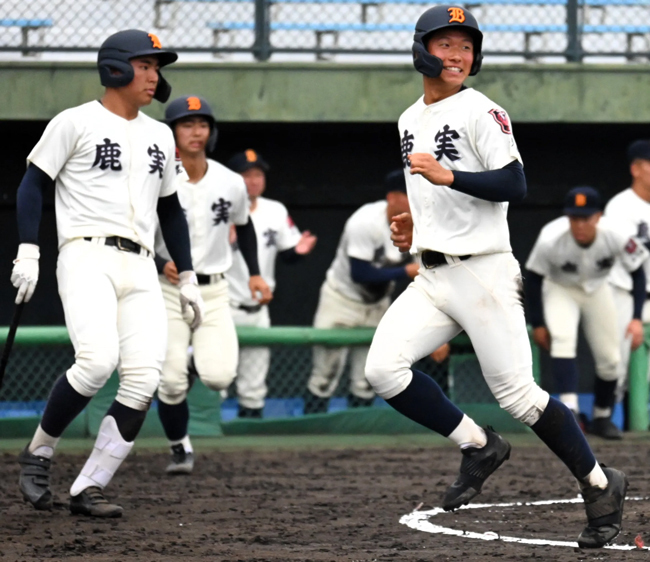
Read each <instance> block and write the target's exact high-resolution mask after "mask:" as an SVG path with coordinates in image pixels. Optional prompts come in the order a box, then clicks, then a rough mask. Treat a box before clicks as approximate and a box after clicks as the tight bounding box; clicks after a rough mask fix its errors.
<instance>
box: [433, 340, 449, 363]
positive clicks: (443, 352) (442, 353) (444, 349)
mask: <svg viewBox="0 0 650 562" xmlns="http://www.w3.org/2000/svg"><path fill="white" fill-rule="evenodd" d="M450 351H451V346H450V345H449V344H448V343H443V344H442V345H441V346H440V347H439V348H438V349H436V350H435V351H434V352H433V353H432V354H431V359H433V360H434V361H435V362H436V363H442V362H443V361H444V360H445V359H447V357H449V353H450Z"/></svg>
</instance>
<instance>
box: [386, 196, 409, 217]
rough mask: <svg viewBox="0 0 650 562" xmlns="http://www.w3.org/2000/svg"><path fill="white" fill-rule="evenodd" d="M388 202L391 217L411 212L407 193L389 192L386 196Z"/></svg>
mask: <svg viewBox="0 0 650 562" xmlns="http://www.w3.org/2000/svg"><path fill="white" fill-rule="evenodd" d="M386 201H388V209H387V212H388V216H389V217H394V216H395V215H401V214H402V213H409V212H411V208H410V207H409V198H408V196H407V195H406V193H403V192H401V191H389V192H388V194H387V195H386Z"/></svg>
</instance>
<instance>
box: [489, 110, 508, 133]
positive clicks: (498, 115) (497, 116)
mask: <svg viewBox="0 0 650 562" xmlns="http://www.w3.org/2000/svg"><path fill="white" fill-rule="evenodd" d="M488 113H489V114H490V115H492V117H494V120H495V121H496V122H497V123H498V124H499V127H501V131H503V132H504V133H505V134H506V135H511V134H512V127H511V126H510V119H509V118H508V114H507V113H506V112H505V111H503V109H490V111H488Z"/></svg>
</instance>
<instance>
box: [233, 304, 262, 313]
mask: <svg viewBox="0 0 650 562" xmlns="http://www.w3.org/2000/svg"><path fill="white" fill-rule="evenodd" d="M237 308H238V309H239V310H245V311H246V312H248V313H249V314H253V312H259V311H260V310H262V305H261V304H253V305H251V306H247V305H245V304H240V305H239V306H237Z"/></svg>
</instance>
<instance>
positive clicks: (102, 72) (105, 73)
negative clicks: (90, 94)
mask: <svg viewBox="0 0 650 562" xmlns="http://www.w3.org/2000/svg"><path fill="white" fill-rule="evenodd" d="M147 55H155V56H156V57H157V58H158V65H159V66H160V67H161V68H162V67H163V66H166V65H168V64H171V63H173V62H175V61H176V59H178V55H177V54H176V53H175V52H174V51H168V50H165V49H163V48H162V45H161V44H160V40H159V39H158V37H156V36H155V35H154V34H153V33H147V32H146V31H141V30H139V29H127V30H125V31H118V32H117V33H114V34H113V35H111V36H110V37H109V38H108V39H106V41H104V42H103V43H102V46H101V47H100V48H99V52H98V53H97V67H98V68H99V78H100V81H101V83H102V86H106V87H107V88H121V87H122V86H126V85H127V84H130V83H131V80H133V67H132V66H131V63H130V62H129V61H130V60H131V59H134V58H136V57H145V56H147ZM115 70H117V71H119V73H120V74H113V71H115ZM171 93H172V87H171V86H170V85H169V82H167V80H165V79H164V78H163V77H162V74H160V71H158V86H157V87H156V92H155V94H154V96H153V97H154V98H155V99H157V100H158V101H160V102H162V103H165V102H166V101H167V100H168V99H169V96H170V94H171Z"/></svg>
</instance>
